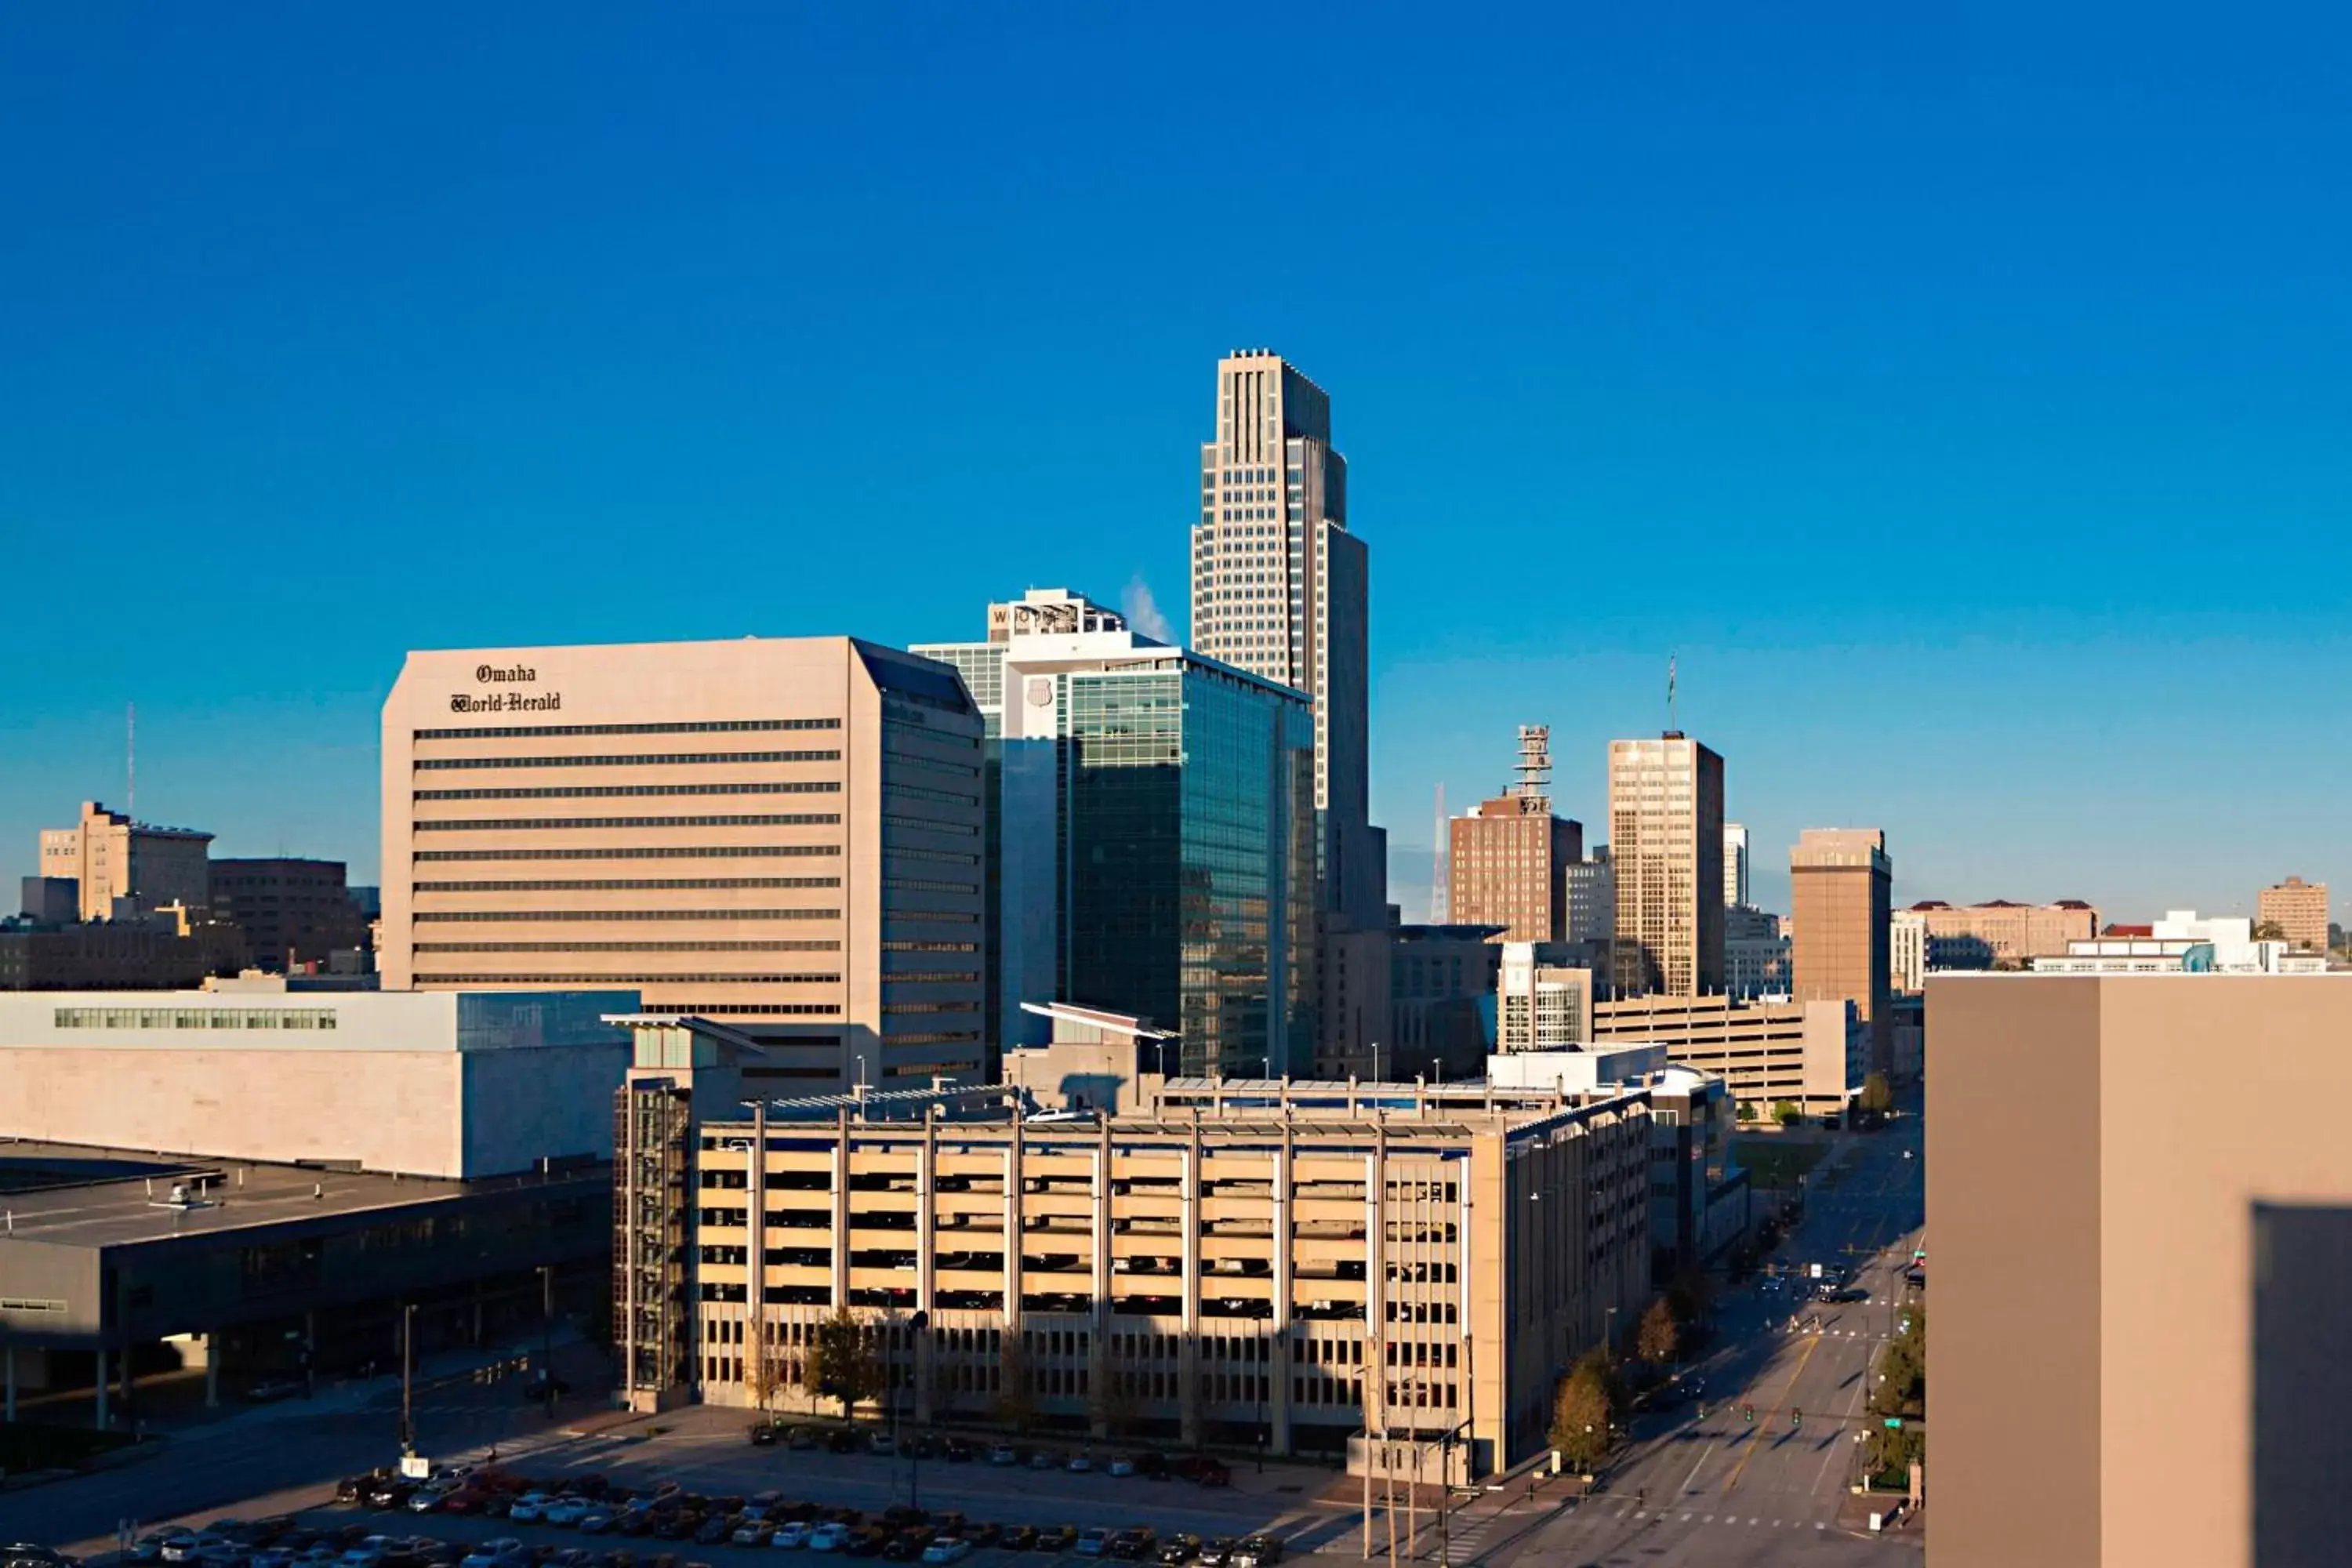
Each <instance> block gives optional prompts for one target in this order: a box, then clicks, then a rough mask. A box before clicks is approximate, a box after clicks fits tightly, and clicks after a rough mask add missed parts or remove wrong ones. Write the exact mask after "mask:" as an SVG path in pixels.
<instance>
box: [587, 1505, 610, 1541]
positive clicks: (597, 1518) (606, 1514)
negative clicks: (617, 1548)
mask: <svg viewBox="0 0 2352 1568" xmlns="http://www.w3.org/2000/svg"><path fill="white" fill-rule="evenodd" d="M613 1521H614V1513H613V1510H611V1509H609V1508H605V1507H602V1506H599V1507H596V1508H592V1509H590V1510H588V1511H587V1512H586V1513H583V1514H582V1515H581V1516H580V1533H581V1534H583V1535H603V1534H604V1533H605V1532H606V1531H609V1530H611V1529H612V1528H613Z"/></svg>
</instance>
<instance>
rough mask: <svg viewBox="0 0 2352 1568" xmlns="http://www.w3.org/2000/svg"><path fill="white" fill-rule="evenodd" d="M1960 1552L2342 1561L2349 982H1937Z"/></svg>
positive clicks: (1941, 1318)
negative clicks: (2339, 1114) (2338, 1458)
mask: <svg viewBox="0 0 2352 1568" xmlns="http://www.w3.org/2000/svg"><path fill="white" fill-rule="evenodd" d="M1927 1003H1928V1006H1927V1017H1928V1034H1927V1063H1928V1071H1927V1235H1928V1237H1930V1238H1931V1241H1932V1251H1933V1255H1934V1256H1933V1259H1932V1261H1931V1263H1930V1270H1931V1274H1932V1278H1933V1279H1934V1288H1933V1292H1932V1295H1931V1297H1930V1306H1931V1309H1932V1310H1933V1315H1934V1319H1935V1325H1934V1343H1935V1353H1934V1365H1933V1371H1932V1373H1931V1374H1930V1376H1929V1379H1928V1408H1927V1423H1928V1429H1929V1431H1930V1432H1931V1433H1932V1434H1933V1436H1932V1439H1931V1452H1930V1464H1929V1479H1928V1496H1929V1507H1930V1509H1931V1510H1932V1516H1933V1521H1934V1523H1933V1529H1934V1531H1935V1542H1936V1561H1937V1564H1938V1568H2126V1565H2128V1568H2171V1565H2176V1564H2177V1565H2179V1568H2256V1565H2258V1564H2269V1563H2332V1562H2338V1561H2341V1560H2342V1558H2341V1549H2342V1540H2343V1538H2342V1534H2341V1531H2342V1525H2341V1523H2340V1522H2339V1521H2336V1519H2335V1518H2334V1517H2333V1513H2334V1510H2332V1509H2331V1508H2329V1507H2328V1506H2327V1505H2326V1500H2328V1499H2330V1498H2332V1497H2333V1495H2334V1493H2335V1491H2336V1489H2338V1488H2340V1486H2341V1481H2342V1478H2341V1475H2340V1473H2336V1471H2335V1470H2334V1467H2333V1465H2332V1462H2331V1456H2333V1455H2336V1454H2337V1453H2340V1452H2341V1447H2342V1444H2341V1438H2340V1437H2338V1436H2335V1435H2334V1434H2335V1433H2336V1431H2337V1429H2338V1428H2339V1427H2340V1423H2341V1419H2342V1410H2343V1407H2344V1402H2345V1399H2346V1398H2347V1396H2352V1314H2347V1311H2346V1310H2345V1309H2346V1307H2347V1304H2352V1142H2347V1141H2346V1140H2345V1139H2344V1138H2342V1137H2341V1136H2340V1135H2338V1134H2336V1132H2335V1131H2333V1123H2332V1121H2330V1120H2329V1119H2328V1118H2327V1117H2326V1115H2325V1114H2324V1113H2323V1116H2322V1119H2321V1121H2320V1122H2319V1123H2316V1124H2315V1123H2313V1122H2311V1121H2309V1120H2308V1119H2307V1118H2305V1117H2304V1116H2302V1115H2300V1114H2298V1110H2299V1108H2304V1107H2311V1106H2327V1107H2333V1106H2338V1105H2342V1104H2345V1103H2347V1101H2352V1052H2347V1050H2346V1049H2345V1048H2344V1047H2345V1042H2346V1040H2347V1038H2352V980H2347V979H2345V978H2341V977H2337V976H2331V975H2309V976H2294V975H2248V976H2239V975H2218V974H2145V975H2126V976H2113V977H2077V976H2042V975H1939V976H1937V977H1935V978H1932V979H1930V980H1929V981H1928V983H1927Z"/></svg>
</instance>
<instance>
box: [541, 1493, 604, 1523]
mask: <svg viewBox="0 0 2352 1568" xmlns="http://www.w3.org/2000/svg"><path fill="white" fill-rule="evenodd" d="M594 1507H595V1505H594V1504H593V1503H591V1502H590V1501H589V1500H587V1499H586V1498H580V1497H567V1498H558V1499H556V1500H554V1501H553V1502H551V1503H549V1504H548V1505H547V1506H546V1507H545V1508H543V1509H541V1510H539V1517H540V1518H541V1521H544V1522H546V1523H548V1524H554V1525H561V1526H562V1527H563V1528H565V1529H567V1530H568V1529H570V1528H571V1527H572V1526H573V1525H575V1524H578V1523H579V1522H580V1521H582V1520H583V1519H585V1518H587V1517H588V1515H589V1513H590V1511H591V1510H593V1508H594Z"/></svg>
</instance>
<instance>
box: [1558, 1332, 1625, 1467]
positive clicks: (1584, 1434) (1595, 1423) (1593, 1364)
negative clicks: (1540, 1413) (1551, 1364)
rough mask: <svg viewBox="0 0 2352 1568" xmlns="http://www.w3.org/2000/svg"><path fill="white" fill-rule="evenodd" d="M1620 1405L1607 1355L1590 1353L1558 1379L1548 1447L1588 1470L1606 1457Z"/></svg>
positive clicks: (1597, 1352) (1615, 1381) (1569, 1462)
mask: <svg viewBox="0 0 2352 1568" xmlns="http://www.w3.org/2000/svg"><path fill="white" fill-rule="evenodd" d="M1620 1403H1621V1401H1620V1396H1619V1394H1618V1389H1617V1378H1616V1374H1615V1373H1613V1372H1612V1370H1611V1369H1610V1365H1609V1358H1608V1356H1607V1355H1606V1354H1605V1353H1604V1352H1600V1351H1594V1352H1591V1354H1589V1355H1587V1356H1586V1357H1585V1358H1584V1359H1583V1360H1581V1361H1580V1362H1578V1363H1576V1365H1575V1366H1574V1367H1573V1368H1571V1369H1570V1372H1569V1374H1568V1375H1567V1376H1566V1377H1564V1378H1562V1379H1560V1384H1559V1394H1558V1395H1557V1396H1556V1397H1555V1399H1554V1401H1553V1404H1552V1413H1551V1446H1552V1447H1555V1448H1557V1449H1559V1453H1560V1457H1561V1458H1562V1459H1564V1460H1565V1461H1566V1462H1567V1463H1568V1464H1570V1465H1571V1466H1573V1467H1575V1468H1577V1469H1580V1470H1590V1469H1591V1468H1593V1467H1594V1466H1595V1465H1598V1464H1599V1463H1600V1462H1601V1460H1602V1459H1603V1458H1606V1457H1607V1456H1608V1453H1609V1447H1610V1444H1611V1441H1612V1433H1611V1431H1610V1428H1611V1426H1612V1425H1613V1424H1614V1423H1615V1422H1616V1419H1617V1411H1618V1407H1619V1405H1620Z"/></svg>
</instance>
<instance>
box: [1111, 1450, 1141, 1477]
mask: <svg viewBox="0 0 2352 1568" xmlns="http://www.w3.org/2000/svg"><path fill="white" fill-rule="evenodd" d="M1103 1474H1105V1475H1107V1476H1131V1475H1133V1474H1135V1461H1134V1460H1133V1459H1130V1458H1128V1457H1127V1456H1126V1455H1125V1454H1113V1455H1112V1456H1111V1457H1110V1462H1109V1463H1108V1464H1107V1465H1105V1466H1103Z"/></svg>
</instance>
